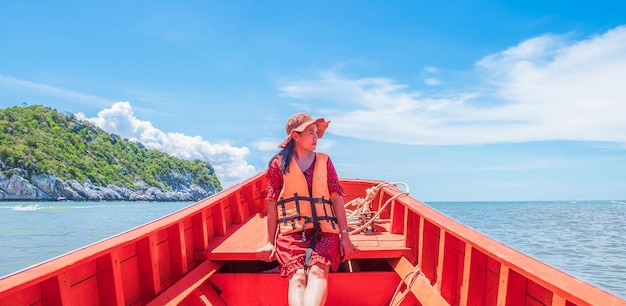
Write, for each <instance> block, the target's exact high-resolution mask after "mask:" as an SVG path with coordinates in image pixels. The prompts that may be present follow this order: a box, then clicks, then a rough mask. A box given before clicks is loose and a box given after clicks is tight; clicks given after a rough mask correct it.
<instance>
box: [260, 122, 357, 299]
mask: <svg viewBox="0 0 626 306" xmlns="http://www.w3.org/2000/svg"><path fill="white" fill-rule="evenodd" d="M328 124H329V122H327V121H324V119H323V118H318V119H313V118H312V117H311V116H309V115H308V114H306V113H298V114H295V115H293V116H291V118H289V120H288V121H287V125H286V132H287V138H285V140H284V141H283V142H282V143H281V144H280V145H279V146H278V147H279V148H282V149H281V150H280V151H279V152H278V154H276V156H275V157H274V158H273V159H272V161H271V162H270V165H269V167H268V170H267V172H268V176H269V185H268V187H267V196H266V198H267V200H268V202H269V203H268V216H267V229H268V231H267V232H268V237H267V244H265V245H264V246H263V247H261V248H260V249H259V250H257V256H258V257H259V258H260V259H262V260H265V261H271V260H273V259H276V260H278V262H279V263H280V273H281V276H283V277H286V278H288V279H289V291H288V299H289V305H323V304H324V302H325V301H326V296H327V292H328V273H329V270H330V269H331V268H332V269H333V270H336V269H337V267H338V265H339V263H341V262H342V261H345V260H349V259H350V258H351V257H352V253H353V252H358V249H357V248H356V247H355V246H354V245H353V244H352V241H350V236H349V235H348V222H347V220H346V211H345V208H344V203H343V194H344V191H343V189H342V187H341V186H340V185H339V180H338V178H337V172H336V171H335V168H334V166H333V163H332V161H331V160H330V158H329V157H328V155H326V154H323V153H316V152H314V151H315V148H316V146H317V140H318V139H319V138H322V136H323V135H324V131H326V128H328ZM329 200H330V201H329Z"/></svg>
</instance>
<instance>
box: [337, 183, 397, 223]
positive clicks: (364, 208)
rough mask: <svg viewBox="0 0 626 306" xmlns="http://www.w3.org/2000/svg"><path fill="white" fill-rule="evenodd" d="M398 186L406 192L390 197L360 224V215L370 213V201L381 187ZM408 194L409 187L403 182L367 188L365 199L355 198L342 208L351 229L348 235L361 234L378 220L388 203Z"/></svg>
mask: <svg viewBox="0 0 626 306" xmlns="http://www.w3.org/2000/svg"><path fill="white" fill-rule="evenodd" d="M398 185H404V187H405V188H406V191H405V192H399V193H397V194H395V195H394V196H392V197H391V198H389V199H388V200H387V201H385V204H383V206H381V207H379V208H378V211H376V213H375V214H374V216H373V217H372V218H370V219H369V220H368V221H367V222H365V223H364V224H361V221H362V219H361V215H362V214H363V213H370V212H371V207H372V201H374V198H376V196H377V195H378V192H379V191H380V190H381V189H382V188H383V187H386V186H398ZM408 194H409V185H408V184H406V183H403V182H382V183H380V184H378V185H376V186H372V187H370V188H367V190H366V194H365V198H355V199H353V200H352V201H350V202H348V203H346V204H345V205H344V207H345V208H346V218H347V220H348V227H350V228H352V230H351V231H350V233H349V234H350V235H354V234H356V233H359V232H361V231H362V230H363V229H365V228H367V227H368V226H370V225H371V224H372V223H374V222H375V221H376V220H377V219H378V217H379V216H380V214H381V213H382V212H383V211H384V210H385V208H387V205H389V203H391V202H392V201H393V200H395V199H396V198H398V197H399V196H402V195H408ZM348 207H355V208H354V209H353V210H351V209H348Z"/></svg>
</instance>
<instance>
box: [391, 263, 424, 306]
mask: <svg viewBox="0 0 626 306" xmlns="http://www.w3.org/2000/svg"><path fill="white" fill-rule="evenodd" d="M420 275H421V276H422V277H424V278H426V275H424V272H422V270H421V269H420V268H415V269H414V270H413V271H411V273H407V274H406V275H405V276H404V277H403V278H402V280H400V283H399V284H398V287H396V291H394V292H393V296H392V297H391V301H390V302H389V306H395V305H400V304H401V303H402V301H404V298H405V297H406V294H405V295H403V296H402V297H401V298H400V300H398V301H396V303H394V300H395V299H396V296H397V295H398V293H400V288H402V284H404V280H406V278H407V276H408V277H409V281H408V282H407V283H406V290H411V287H413V283H415V280H416V279H417V278H418V277H419V276H420ZM426 280H427V281H428V282H429V283H430V281H429V280H428V278H426Z"/></svg>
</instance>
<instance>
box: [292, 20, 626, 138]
mask: <svg viewBox="0 0 626 306" xmlns="http://www.w3.org/2000/svg"><path fill="white" fill-rule="evenodd" d="M476 68H477V69H476V70H475V71H473V72H472V73H470V74H469V75H470V76H469V78H470V79H469V82H473V80H478V81H476V84H475V89H474V90H468V91H467V92H460V93H441V94H433V95H430V96H426V95H425V94H423V93H421V92H418V91H415V90H411V89H410V88H409V87H408V86H406V85H403V84H399V83H397V82H396V81H394V80H391V79H386V78H362V79H350V78H347V77H343V76H340V75H338V74H335V73H325V74H323V75H322V76H321V78H320V79H317V80H305V81H298V82H292V83H290V84H287V85H286V86H283V87H281V88H280V92H281V95H283V96H287V97H293V98H297V99H302V100H315V101H320V100H321V101H327V102H332V103H334V104H335V105H339V104H341V103H344V104H345V103H346V102H347V103H349V104H350V106H351V107H352V108H353V110H351V111H346V110H345V109H344V110H339V109H338V108H337V107H335V109H330V110H328V112H329V114H332V116H329V118H330V119H331V120H332V121H333V125H334V126H333V133H335V134H340V135H344V136H351V137H355V138H359V139H367V140H374V141H382V142H393V143H405V144H432V145H451V144H482V143H499V142H525V141H542V140H588V141H610V142H626V133H624V131H626V120H624V114H625V113H626V86H624V85H623V84H622V83H623V82H624V81H623V80H625V79H626V27H617V28H615V29H612V30H610V31H608V32H606V33H604V34H602V35H598V36H595V37H591V38H588V39H585V40H581V41H568V37H567V36H555V35H545V36H540V37H536V38H532V39H529V40H527V41H524V42H522V43H520V44H519V45H517V46H514V47H511V48H508V49H507V50H504V51H503V52H500V53H497V54H493V55H490V56H487V57H485V58H484V59H482V60H480V61H478V62H477V64H476ZM429 71H431V70H429ZM431 72H433V71H431ZM466 83H467V82H466ZM344 106H345V105H344Z"/></svg>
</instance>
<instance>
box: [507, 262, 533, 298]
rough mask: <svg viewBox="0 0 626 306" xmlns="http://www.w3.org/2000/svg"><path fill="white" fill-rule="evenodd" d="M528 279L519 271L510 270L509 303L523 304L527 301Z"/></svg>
mask: <svg viewBox="0 0 626 306" xmlns="http://www.w3.org/2000/svg"><path fill="white" fill-rule="evenodd" d="M527 282H528V280H527V279H526V278H525V277H524V276H522V275H520V274H519V273H517V272H516V271H513V270H509V283H508V286H507V290H506V291H507V296H506V304H507V305H523V304H524V303H525V301H526V283H527Z"/></svg>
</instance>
